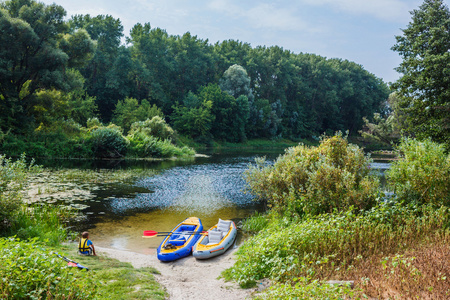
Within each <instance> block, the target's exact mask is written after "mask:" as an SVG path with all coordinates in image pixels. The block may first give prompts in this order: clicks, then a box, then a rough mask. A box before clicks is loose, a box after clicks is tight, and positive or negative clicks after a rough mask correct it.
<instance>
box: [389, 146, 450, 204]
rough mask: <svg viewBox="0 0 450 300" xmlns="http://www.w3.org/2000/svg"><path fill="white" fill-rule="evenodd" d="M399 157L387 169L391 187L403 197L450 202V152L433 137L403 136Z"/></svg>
mask: <svg viewBox="0 0 450 300" xmlns="http://www.w3.org/2000/svg"><path fill="white" fill-rule="evenodd" d="M397 152H398V153H399V156H400V159H399V160H398V161H396V162H393V163H392V165H391V168H390V169H389V170H388V171H387V172H386V177H387V182H388V185H389V187H390V188H391V189H392V190H393V191H394V193H395V195H396V196H397V198H398V199H399V200H400V201H404V202H416V203H419V204H424V203H432V204H435V205H442V204H444V205H447V206H449V205H450V180H449V179H450V155H446V154H445V147H444V145H440V144H437V143H435V142H432V141H430V140H424V141H418V140H416V139H408V138H404V139H402V141H401V143H400V145H399V146H398V147H397Z"/></svg>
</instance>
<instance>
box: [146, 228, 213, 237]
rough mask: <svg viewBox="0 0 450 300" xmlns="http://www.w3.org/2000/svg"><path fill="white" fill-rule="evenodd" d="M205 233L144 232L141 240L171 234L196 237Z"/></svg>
mask: <svg viewBox="0 0 450 300" xmlns="http://www.w3.org/2000/svg"><path fill="white" fill-rule="evenodd" d="M205 232H206V231H202V232H195V231H182V232H172V231H154V230H144V235H143V236H142V237H143V238H152V237H155V236H168V235H172V234H187V235H197V234H203V233H205Z"/></svg>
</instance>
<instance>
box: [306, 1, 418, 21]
mask: <svg viewBox="0 0 450 300" xmlns="http://www.w3.org/2000/svg"><path fill="white" fill-rule="evenodd" d="M301 2H302V3H304V4H309V5H314V6H330V7H332V8H334V9H337V10H340V11H343V12H347V13H351V14H356V15H360V14H364V15H371V16H373V17H376V18H378V19H382V20H386V21H394V22H395V21H397V22H402V23H404V22H405V20H406V21H407V20H409V18H410V15H409V13H408V12H409V11H410V10H411V9H412V8H415V7H417V6H418V5H419V4H420V1H419V0H414V1H405V0H301ZM411 2H414V3H411Z"/></svg>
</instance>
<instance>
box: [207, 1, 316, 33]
mask: <svg viewBox="0 0 450 300" xmlns="http://www.w3.org/2000/svg"><path fill="white" fill-rule="evenodd" d="M246 4H248V3H246ZM283 6H284V5H283ZM208 8H209V9H211V10H213V11H215V12H216V13H222V14H226V15H228V16H229V17H232V18H235V19H240V21H244V22H245V23H247V24H248V25H249V26H250V27H252V28H254V29H273V30H283V31H292V30H294V31H297V30H304V31H311V28H312V27H311V26H308V24H307V23H306V22H305V21H304V20H303V19H302V17H301V14H299V13H298V10H297V9H291V8H292V7H290V8H284V7H279V6H276V5H275V4H272V3H258V4H257V5H253V6H250V7H249V8H246V7H245V5H244V4H241V5H237V4H234V1H230V0H213V1H211V2H209V4H208Z"/></svg>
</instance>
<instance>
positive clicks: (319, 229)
mask: <svg viewBox="0 0 450 300" xmlns="http://www.w3.org/2000/svg"><path fill="white" fill-rule="evenodd" d="M449 222H450V212H449V209H448V208H446V207H441V208H439V209H434V208H432V207H431V206H423V207H418V208H414V207H402V206H399V205H393V206H390V205H382V206H380V207H376V208H374V209H372V210H370V211H368V212H365V213H362V214H355V213H354V212H353V211H352V210H348V211H346V212H343V213H339V214H326V215H321V216H317V217H311V218H307V219H305V220H304V221H301V222H299V223H291V222H290V221H286V220H283V219H281V220H278V221H273V222H271V223H270V225H269V226H268V227H267V228H266V230H264V231H263V232H261V233H260V234H258V235H256V236H254V237H252V238H250V239H249V240H247V241H246V243H245V244H244V245H243V246H241V248H240V249H239V251H238V253H237V255H238V256H237V261H236V264H235V265H234V266H233V267H232V268H231V269H228V270H227V271H226V272H225V274H224V275H225V276H226V277H227V278H230V279H234V280H236V281H237V282H238V283H240V284H241V285H242V286H248V285H251V284H252V283H254V282H256V281H257V280H260V279H262V278H270V279H273V280H276V281H281V282H286V281H289V280H292V279H293V278H298V277H311V278H319V279H320V278H328V277H330V276H331V275H333V274H336V273H339V272H342V271H343V270H346V269H348V268H349V267H351V266H352V265H353V264H354V263H357V262H358V260H362V259H366V258H368V257H371V256H373V255H379V254H393V253H396V252H397V251H400V250H404V249H408V248H409V247H412V246H415V245H419V244H421V243H427V242H431V241H437V240H447V239H448V238H449V230H448V225H449Z"/></svg>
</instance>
